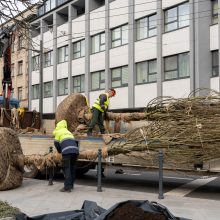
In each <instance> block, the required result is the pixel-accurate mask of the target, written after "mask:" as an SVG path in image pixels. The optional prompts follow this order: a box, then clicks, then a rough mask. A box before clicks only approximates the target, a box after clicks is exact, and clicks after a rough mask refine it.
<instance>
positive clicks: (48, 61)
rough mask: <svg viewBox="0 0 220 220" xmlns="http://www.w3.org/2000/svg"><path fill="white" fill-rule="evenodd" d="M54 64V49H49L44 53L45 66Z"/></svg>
mask: <svg viewBox="0 0 220 220" xmlns="http://www.w3.org/2000/svg"><path fill="white" fill-rule="evenodd" d="M52 65H53V51H49V52H47V53H45V54H44V67H49V66H52Z"/></svg>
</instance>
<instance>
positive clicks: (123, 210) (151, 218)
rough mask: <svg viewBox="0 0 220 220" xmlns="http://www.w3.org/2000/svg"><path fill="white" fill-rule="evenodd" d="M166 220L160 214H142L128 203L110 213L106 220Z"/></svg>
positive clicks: (141, 210)
mask: <svg viewBox="0 0 220 220" xmlns="http://www.w3.org/2000/svg"><path fill="white" fill-rule="evenodd" d="M122 219H123V220H167V217H165V216H164V215H162V214H159V213H150V212H144V210H143V209H141V208H138V207H136V206H135V205H134V204H132V203H130V202H128V203H125V204H123V205H121V206H120V207H118V208H116V209H115V210H114V211H113V212H111V213H110V214H109V215H108V216H107V217H106V220H122Z"/></svg>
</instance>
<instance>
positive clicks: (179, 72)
mask: <svg viewBox="0 0 220 220" xmlns="http://www.w3.org/2000/svg"><path fill="white" fill-rule="evenodd" d="M164 67H165V68H164V79H165V80H169V79H179V78H185V77H188V76H189V53H182V54H178V55H175V56H170V57H165V58H164Z"/></svg>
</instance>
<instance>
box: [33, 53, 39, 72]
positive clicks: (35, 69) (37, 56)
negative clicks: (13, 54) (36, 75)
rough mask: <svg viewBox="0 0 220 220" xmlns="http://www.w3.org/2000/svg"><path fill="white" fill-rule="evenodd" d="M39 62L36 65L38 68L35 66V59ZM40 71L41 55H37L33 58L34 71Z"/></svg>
mask: <svg viewBox="0 0 220 220" xmlns="http://www.w3.org/2000/svg"><path fill="white" fill-rule="evenodd" d="M36 58H37V60H38V63H37V62H36V64H38V65H37V66H35V65H34V59H36ZM39 69H40V55H36V56H33V57H32V71H37V70H39Z"/></svg>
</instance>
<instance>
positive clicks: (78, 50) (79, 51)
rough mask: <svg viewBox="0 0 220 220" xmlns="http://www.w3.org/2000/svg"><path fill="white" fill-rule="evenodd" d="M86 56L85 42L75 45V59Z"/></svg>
mask: <svg viewBox="0 0 220 220" xmlns="http://www.w3.org/2000/svg"><path fill="white" fill-rule="evenodd" d="M84 56H85V40H81V41H78V42H75V43H73V59H77V58H80V57H84Z"/></svg>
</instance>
